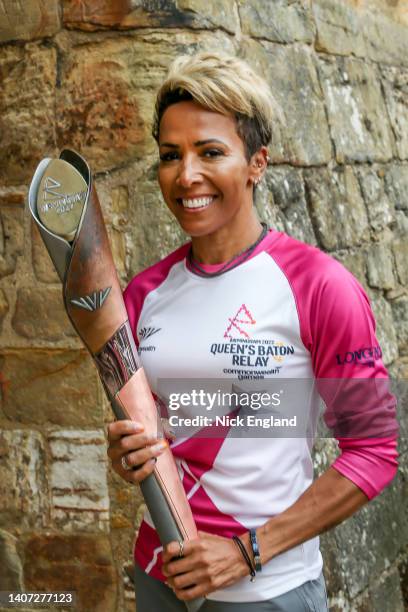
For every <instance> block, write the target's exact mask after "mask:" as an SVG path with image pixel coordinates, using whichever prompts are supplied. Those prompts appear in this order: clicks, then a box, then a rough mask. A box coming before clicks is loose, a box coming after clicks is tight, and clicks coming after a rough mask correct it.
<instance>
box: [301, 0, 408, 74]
mask: <svg viewBox="0 0 408 612" xmlns="http://www.w3.org/2000/svg"><path fill="white" fill-rule="evenodd" d="M312 4H313V17H314V20H315V24H316V31H317V35H316V48H317V49H318V50H319V51H324V52H326V53H333V54H336V55H355V56H356V57H361V58H363V59H366V58H368V59H371V60H373V61H374V62H381V63H385V64H391V65H395V66H401V65H402V66H407V65H408V59H407V58H408V40H407V35H406V33H407V30H406V25H404V24H403V23H398V22H397V21H396V20H394V19H392V18H390V17H389V16H388V15H386V14H385V12H384V11H383V10H381V11H376V10H373V3H372V2H369V3H368V2H367V3H363V2H360V1H359V2H353V4H354V5H353V6H351V4H352V3H351V2H348V3H347V2H339V1H338V0H314V1H313V3H312ZM365 4H366V6H365ZM384 6H385V3H384V2H382V3H381V8H382V9H383V8H384Z"/></svg>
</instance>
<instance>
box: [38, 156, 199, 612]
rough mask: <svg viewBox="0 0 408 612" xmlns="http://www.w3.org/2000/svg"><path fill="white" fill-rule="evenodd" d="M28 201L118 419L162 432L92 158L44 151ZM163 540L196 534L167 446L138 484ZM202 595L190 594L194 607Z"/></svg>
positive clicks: (70, 314) (71, 316)
mask: <svg viewBox="0 0 408 612" xmlns="http://www.w3.org/2000/svg"><path fill="white" fill-rule="evenodd" d="M28 204H29V209H30V213H31V215H32V217H33V218H34V221H35V222H36V224H37V226H38V229H39V231H40V234H41V236H42V239H43V241H44V243H45V245H46V247H47V250H48V253H49V255H50V257H51V259H52V261H53V263H54V266H55V268H56V270H57V273H58V275H59V277H60V279H61V282H62V285H63V300H64V305H65V309H66V311H67V314H68V317H69V319H70V321H71V323H72V325H73V326H74V328H75V330H76V332H77V333H78V335H79V337H80V338H81V340H82V342H83V343H84V344H85V346H86V347H87V349H88V350H89V352H90V353H91V355H92V357H93V359H94V361H95V364H96V366H97V368H98V371H99V375H100V378H101V380H102V383H103V386H104V388H105V391H106V393H107V395H108V397H109V400H110V402H111V405H112V409H113V412H114V413H115V416H116V417H117V418H118V419H132V420H135V421H138V422H140V423H142V425H143V426H144V429H145V432H146V433H147V434H152V435H154V436H157V437H161V436H163V429H162V427H161V421H160V417H159V414H158V411H157V408H156V404H155V401H154V399H153V396H152V393H151V391H150V388H149V385H148V382H147V379H146V375H145V373H144V370H143V367H142V365H141V362H140V358H139V355H138V352H137V348H136V345H135V342H134V339H133V335H132V332H131V329H130V325H129V321H128V316H127V312H126V308H125V304H124V301H123V298H122V291H121V288H120V285H119V281H118V277H117V274H116V270H115V266H114V263H113V259H112V254H111V250H110V246H109V241H108V236H107V232H106V228H105V224H104V221H103V217H102V212H101V208H100V205H99V201H98V196H97V193H96V190H95V186H94V184H93V181H92V175H91V172H90V169H89V167H88V164H87V163H86V162H85V160H84V159H83V158H82V157H80V156H79V155H78V154H77V153H75V152H73V151H70V150H68V149H65V150H64V151H62V153H61V155H60V157H59V159H49V158H46V159H43V160H42V161H41V162H40V164H39V165H38V167H37V170H36V172H35V174H34V177H33V180H32V182H31V186H30V191H29V196H28ZM140 487H141V490H142V493H143V496H144V499H145V502H146V505H147V508H148V510H149V512H150V515H151V517H152V520H153V523H154V526H155V528H156V530H157V533H158V535H159V538H160V541H161V543H162V544H163V545H166V544H168V543H169V542H171V541H173V540H178V541H184V540H189V539H194V538H197V529H196V526H195V523H194V519H193V515H192V513H191V508H190V506H189V503H188V501H187V497H186V495H185V492H184V489H183V485H182V484H181V481H180V479H179V475H178V472H177V467H176V464H175V462H174V458H173V455H172V452H171V450H170V448H169V447H167V448H166V449H165V450H164V452H162V454H161V455H160V456H159V457H158V458H157V462H156V465H155V468H154V471H153V472H152V473H151V474H150V475H149V476H147V478H145V479H144V480H143V481H142V482H141V484H140ZM203 602H204V600H203V599H195V600H193V601H190V602H187V603H186V605H187V608H188V610H189V611H190V612H196V611H197V610H199V608H200V607H201V605H202V604H203Z"/></svg>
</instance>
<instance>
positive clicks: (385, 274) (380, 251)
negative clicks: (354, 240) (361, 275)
mask: <svg viewBox="0 0 408 612" xmlns="http://www.w3.org/2000/svg"><path fill="white" fill-rule="evenodd" d="M393 268H394V261H393V258H392V251H391V249H390V247H389V246H388V245H386V244H381V243H378V244H373V245H372V246H371V247H370V249H369V251H368V257H367V271H368V284H369V285H370V286H371V287H375V288H377V289H393V288H394V287H395V277H394V272H393Z"/></svg>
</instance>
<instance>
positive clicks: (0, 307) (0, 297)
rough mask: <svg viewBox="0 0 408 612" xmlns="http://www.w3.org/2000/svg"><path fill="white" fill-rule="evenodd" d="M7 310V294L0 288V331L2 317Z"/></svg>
mask: <svg viewBox="0 0 408 612" xmlns="http://www.w3.org/2000/svg"><path fill="white" fill-rule="evenodd" d="M8 311H9V302H8V299H7V294H6V293H5V291H3V289H0V331H1V328H2V323H3V319H4V317H5V316H6V314H7V313H8Z"/></svg>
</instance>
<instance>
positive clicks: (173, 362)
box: [108, 53, 397, 612]
mask: <svg viewBox="0 0 408 612" xmlns="http://www.w3.org/2000/svg"><path fill="white" fill-rule="evenodd" d="M274 108H276V106H275V104H274V100H273V98H272V95H271V93H270V91H269V89H268V86H267V85H266V83H265V81H263V79H261V78H260V77H259V76H258V75H256V74H255V73H254V72H253V71H252V70H251V68H250V67H249V66H248V65H247V64H246V63H245V62H243V61H242V60H239V59H237V58H233V57H228V56H225V55H222V54H215V53H201V54H198V55H195V56H193V57H188V56H186V57H180V58H178V59H177V60H176V61H175V62H174V63H173V65H172V67H171V68H170V72H169V74H168V76H167V78H166V80H165V81H164V83H163V85H162V87H161V88H160V90H159V92H158V97H157V103H156V115H155V123H154V127H153V135H154V137H155V139H156V141H157V143H158V146H159V155H160V164H159V171H158V179H159V184H160V188H161V191H162V194H163V198H164V200H165V202H166V204H167V206H168V207H169V209H170V211H171V212H172V213H173V215H174V216H175V218H176V219H177V221H178V223H179V224H180V226H181V227H182V228H183V230H184V231H185V232H186V233H187V234H189V235H190V236H191V243H190V242H189V243H188V244H186V245H184V246H182V247H181V248H179V249H177V250H176V251H175V252H173V253H172V254H170V255H169V256H168V257H166V258H165V259H164V260H162V261H160V262H159V263H157V264H155V265H154V266H152V267H151V268H149V269H147V270H145V271H144V272H142V273H141V274H139V275H138V276H136V277H135V279H133V281H132V282H131V283H130V284H129V286H128V287H127V289H126V291H125V300H126V305H127V309H128V313H129V319H130V322H131V325H132V329H133V333H134V335H135V338H136V341H137V342H138V345H139V350H140V354H141V358H142V361H143V364H144V367H145V369H146V372H147V375H148V378H149V381H150V383H151V385H152V389H153V390H154V391H157V381H158V380H159V379H164V378H168V379H169V378H181V377H183V378H187V379H188V378H199V377H205V378H214V379H216V378H226V377H230V378H235V379H236V380H240V381H242V380H244V379H246V378H261V379H263V380H264V381H267V380H271V379H273V380H276V379H277V378H281V379H310V378H313V377H315V378H316V379H318V380H319V381H320V383H319V384H318V386H319V391H320V394H321V395H322V396H323V398H324V399H325V402H326V404H327V407H328V408H327V412H326V415H325V420H326V422H327V423H328V424H329V425H330V426H332V427H333V428H334V429H335V433H336V437H337V438H338V440H339V444H340V449H341V455H340V456H339V457H338V458H337V459H336V461H335V462H334V463H333V465H332V466H331V467H330V468H329V469H328V470H327V471H326V472H325V473H324V474H323V475H322V476H320V477H319V478H317V479H316V480H315V481H314V482H313V476H312V473H313V470H312V462H311V458H310V444H309V442H310V440H309V439H308V438H307V437H305V436H303V437H291V438H258V439H249V438H248V439H244V440H242V439H236V438H234V437H233V436H232V435H229V433H228V432H227V433H226V435H225V436H224V437H223V438H222V439H219V438H206V439H203V438H198V437H196V436H195V437H193V436H190V437H187V438H184V439H182V440H180V441H178V440H175V441H174V442H173V443H172V452H173V454H174V456H175V458H176V461H177V464H178V467H179V470H180V473H181V475H182V477H183V484H184V487H185V490H186V493H187V496H188V498H189V502H190V505H191V507H192V510H193V514H194V517H195V520H196V523H197V527H198V529H199V534H200V538H199V539H197V540H195V541H190V542H188V543H186V545H185V547H184V551H183V558H177V557H178V555H179V552H180V549H179V543H178V542H172V543H170V544H169V545H168V546H167V547H166V549H165V550H164V551H162V548H161V547H160V543H159V541H158V538H157V535H156V533H155V531H154V529H153V526H152V523H151V521H150V517H149V516H148V515H146V516H145V519H144V521H143V523H142V525H141V528H140V532H139V536H138V540H137V543H136V548H135V559H136V604H137V610H138V612H145V611H148V610H149V611H150V610H185V607H184V604H183V603H182V601H180V600H189V599H192V598H194V597H198V596H206V597H207V601H206V603H205V604H204V606H203V608H202V610H203V612H205V611H207V610H213V611H218V612H221V611H224V610H234V611H250V610H251V611H252V610H253V611H258V610H259V611H260V610H265V611H266V610H285V611H288V612H297V611H301V610H319V611H321V610H327V602H326V595H325V585H324V579H323V576H322V558H321V555H320V552H319V543H318V537H317V536H318V534H320V533H322V532H324V531H326V530H327V529H330V528H331V527H333V526H335V525H337V524H339V523H340V522H341V521H343V520H344V519H345V518H347V517H349V516H350V515H352V514H353V513H354V512H355V511H357V510H358V509H359V508H360V507H361V506H362V505H363V504H365V503H366V502H367V501H368V500H369V499H371V498H372V497H374V496H375V495H377V494H378V493H379V492H380V491H381V490H382V489H383V488H384V487H385V486H386V485H387V484H388V483H389V482H390V481H391V480H392V478H393V477H394V475H395V472H396V466H397V461H396V458H397V453H396V433H395V432H396V427H395V409H394V401H393V397H392V396H391V395H390V394H389V392H388V389H387V385H386V379H387V373H386V370H385V368H384V366H383V364H382V362H381V351H380V350H379V348H378V343H377V340H376V338H375V322H374V318H373V315H372V312H371V309H370V306H369V302H368V299H367V297H366V295H365V293H364V291H363V289H362V288H361V286H360V285H359V284H358V283H357V281H356V280H355V279H354V277H353V276H352V275H351V274H350V273H349V272H347V271H346V270H345V268H343V267H342V266H341V265H340V264H339V263H338V262H336V261H335V260H333V259H331V258H330V257H328V256H327V255H326V254H324V253H322V252H320V251H319V250H318V249H315V248H313V247H310V246H308V245H305V244H302V243H300V242H298V241H296V240H294V239H292V238H290V237H289V236H287V235H285V234H283V233H281V232H277V231H274V230H268V229H267V228H266V227H264V226H263V225H262V224H261V223H260V222H259V220H258V218H257V215H256V212H255V208H254V206H253V198H254V191H255V189H256V185H257V184H258V183H259V181H260V180H261V179H262V177H263V175H264V173H265V170H266V167H267V163H268V153H267V145H268V144H269V142H270V139H271V127H272V124H273V121H274V120H275V113H274ZM146 330H148V331H146ZM214 347H215V348H214ZM219 347H220V348H219ZM237 347H238V348H237ZM259 347H263V348H262V350H261V349H260V348H259ZM278 349H279V351H278ZM363 349H364V355H363ZM277 351H278V352H277ZM353 351H357V353H353ZM358 351H360V352H358ZM254 354H255V355H267V356H265V357H264V358H263V360H262V359H261V360H260V361H253V360H252V361H251V355H252V356H253V355H254ZM350 354H351V355H356V354H357V355H359V357H355V358H354V359H350V358H349V357H348V355H350ZM255 364H256V365H255ZM357 379H360V380H361V379H364V380H365V381H366V382H367V384H368V383H371V382H373V381H374V382H376V383H381V382H382V383H383V384H377V386H376V389H375V392H373V391H372V386H370V387H368V386H365V387H364V392H363V393H361V391H359V389H360V387H359V388H357V387H356V386H355V384H353V385H352V386H350V384H349V383H350V381H352V382H353V383H356V381H357ZM323 380H326V381H327V380H332V381H333V380H334V381H335V385H334V386H333V385H332V384H328V385H325V384H323V383H322V382H321V381H323ZM339 381H341V384H339ZM384 383H385V384H384ZM240 384H241V383H240ZM367 391H369V392H367ZM317 400H318V396H317V393H315V392H313V394H312V397H311V400H310V405H309V406H308V409H310V411H311V413H312V415H313V416H314V417H315V416H316V414H317V412H316V411H317ZM299 402H300V405H301V406H303V404H302V402H304V404H305V406H306V404H307V403H308V402H307V399H306V398H304V397H300V398H299ZM350 432H351V433H350ZM109 441H110V446H109V451H108V454H109V456H110V458H111V460H112V464H113V467H114V469H115V471H116V472H117V473H118V474H119V475H120V476H122V477H123V478H124V479H125V480H126V481H127V482H133V483H136V482H140V481H141V480H142V479H143V478H145V477H146V476H147V475H148V474H149V473H150V472H151V471H152V470H153V468H154V462H155V457H157V456H158V455H159V454H160V452H162V450H163V442H160V441H157V440H152V439H148V438H147V437H146V436H145V435H144V433H143V431H142V430H141V429H140V427H138V424H136V423H132V422H130V421H118V422H116V423H113V424H111V425H110V426H109ZM164 444H166V442H165V443H164ZM134 466H139V467H138V468H137V469H135V470H131V469H129V468H133V467H134ZM258 550H259V555H258ZM250 576H251V578H253V577H255V578H256V579H255V580H250V579H249V577H250Z"/></svg>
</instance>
